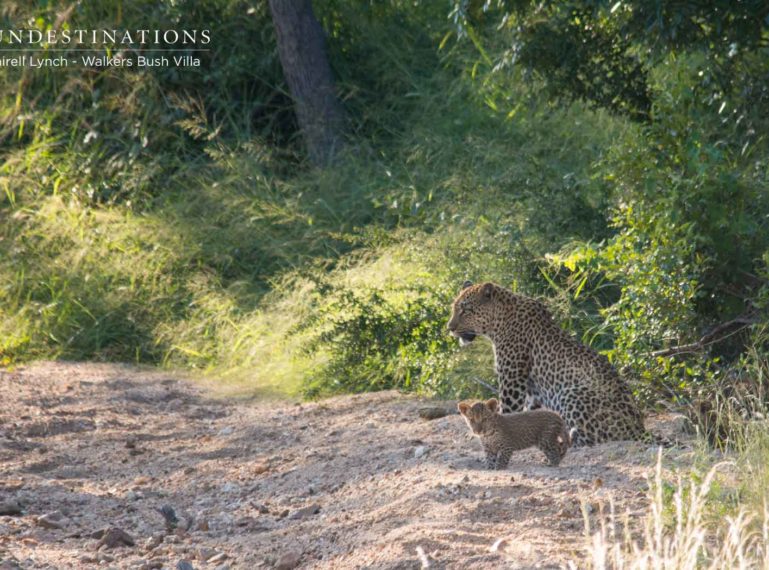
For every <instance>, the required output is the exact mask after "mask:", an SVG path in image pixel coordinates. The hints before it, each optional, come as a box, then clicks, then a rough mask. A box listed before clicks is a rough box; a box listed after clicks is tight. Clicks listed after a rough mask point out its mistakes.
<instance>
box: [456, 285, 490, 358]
mask: <svg viewBox="0 0 769 570" xmlns="http://www.w3.org/2000/svg"><path fill="white" fill-rule="evenodd" d="M498 289H499V287H498V286H497V285H494V284H493V283H481V284H479V285H473V284H472V282H471V281H465V282H464V283H463V284H462V289H461V290H460V292H459V295H457V298H456V299H454V303H453V304H452V306H451V319H449V323H448V328H449V331H450V332H451V334H452V335H454V336H455V337H457V338H458V339H459V344H461V345H462V346H465V345H466V344H470V343H471V342H473V340H475V337H476V336H478V335H486V336H488V335H489V334H490V333H491V332H493V331H492V330H491V327H492V325H493V323H494V320H495V319H494V316H495V312H496V311H495V309H496V303H495V302H494V301H495V300H496V297H497V290H498Z"/></svg>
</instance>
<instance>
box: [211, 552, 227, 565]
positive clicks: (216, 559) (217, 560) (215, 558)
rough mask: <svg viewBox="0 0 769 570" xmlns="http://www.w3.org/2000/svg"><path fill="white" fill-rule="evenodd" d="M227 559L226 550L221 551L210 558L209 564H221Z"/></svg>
mask: <svg viewBox="0 0 769 570" xmlns="http://www.w3.org/2000/svg"><path fill="white" fill-rule="evenodd" d="M225 560H227V554H226V553H225V552H220V553H219V554H216V555H214V556H212V557H211V558H209V559H208V563H209V564H219V563H220V562H224V561H225Z"/></svg>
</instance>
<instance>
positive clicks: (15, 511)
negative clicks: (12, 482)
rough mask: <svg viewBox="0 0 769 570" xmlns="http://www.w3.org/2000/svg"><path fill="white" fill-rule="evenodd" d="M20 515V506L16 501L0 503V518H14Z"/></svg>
mask: <svg viewBox="0 0 769 570" xmlns="http://www.w3.org/2000/svg"><path fill="white" fill-rule="evenodd" d="M20 514H22V509H21V505H20V504H19V502H18V501H13V500H12V501H3V502H2V503H0V516H6V517H16V516H19V515H20Z"/></svg>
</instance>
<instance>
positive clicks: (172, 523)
mask: <svg viewBox="0 0 769 570" xmlns="http://www.w3.org/2000/svg"><path fill="white" fill-rule="evenodd" d="M158 512H159V513H160V514H161V515H163V518H164V519H165V521H166V528H167V529H168V530H174V529H175V528H176V525H177V524H179V518H178V517H177V516H176V511H174V508H173V507H172V506H171V505H163V506H162V507H160V508H159V509H158Z"/></svg>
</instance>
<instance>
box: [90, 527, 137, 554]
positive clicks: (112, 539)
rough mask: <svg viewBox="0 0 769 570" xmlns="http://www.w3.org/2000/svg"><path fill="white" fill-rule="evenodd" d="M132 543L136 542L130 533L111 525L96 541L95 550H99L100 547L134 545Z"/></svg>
mask: <svg viewBox="0 0 769 570" xmlns="http://www.w3.org/2000/svg"><path fill="white" fill-rule="evenodd" d="M134 544H136V542H135V541H134V539H133V537H132V536H131V535H130V534H128V533H127V532H126V531H124V530H123V529H122V528H118V527H116V526H113V527H112V528H110V529H108V530H107V531H106V532H104V535H103V536H102V537H101V540H99V542H97V543H96V550H100V549H101V548H102V547H106V548H115V547H117V546H134Z"/></svg>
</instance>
